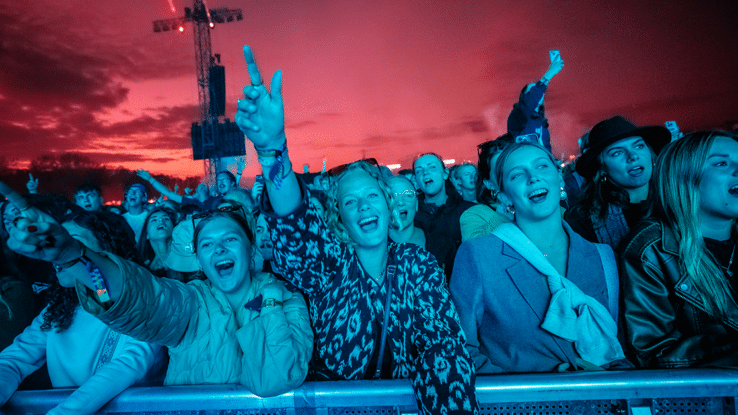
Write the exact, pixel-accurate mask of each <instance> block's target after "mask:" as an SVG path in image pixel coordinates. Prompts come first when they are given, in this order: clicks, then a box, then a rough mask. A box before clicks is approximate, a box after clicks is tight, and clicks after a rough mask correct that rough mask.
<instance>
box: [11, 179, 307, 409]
mask: <svg viewBox="0 0 738 415" xmlns="http://www.w3.org/2000/svg"><path fill="white" fill-rule="evenodd" d="M0 191H3V193H4V194H5V195H6V196H7V197H8V199H9V200H11V201H13V203H14V204H15V205H16V206H17V207H18V209H19V211H20V212H21V213H22V215H23V216H22V217H21V219H20V220H19V221H17V223H16V224H15V226H14V227H13V228H12V229H11V230H10V238H9V239H8V247H9V248H10V249H13V250H14V251H16V252H18V253H21V254H23V255H27V256H30V257H33V258H37V259H42V260H45V261H49V262H52V263H54V264H56V268H57V270H58V273H57V276H58V278H59V280H60V281H61V280H65V281H67V280H70V281H71V282H73V283H76V289H77V294H78V297H79V299H80V304H81V306H82V307H83V308H84V310H85V311H87V312H89V313H90V314H92V315H93V316H94V317H96V318H97V319H99V320H100V321H102V322H103V323H105V324H106V325H107V326H109V327H111V328H112V329H113V330H115V331H116V332H119V333H123V334H127V335H129V336H131V337H133V338H135V339H138V340H142V341H146V342H150V343H154V344H158V345H164V346H167V347H168V350H169V357H170V360H169V367H168V369H167V374H166V379H165V381H164V383H165V385H196V384H218V383H240V384H243V385H245V386H247V387H248V388H249V390H251V391H252V392H253V393H255V394H257V395H259V396H272V395H277V394H280V393H283V392H286V391H288V390H290V389H293V388H295V387H297V386H298V385H300V384H301V383H302V382H303V381H304V379H305V375H306V374H307V363H308V361H309V360H310V357H311V355H312V349H313V334H312V330H311V328H310V323H309V319H308V315H307V308H306V305H305V301H304V300H303V299H302V297H300V296H299V295H294V296H293V295H292V294H291V293H290V292H289V291H287V290H286V289H285V288H284V287H283V286H282V284H281V283H280V282H278V281H276V280H273V279H272V278H271V275H270V274H266V273H261V272H256V271H254V270H253V269H252V267H250V263H251V257H250V254H251V238H250V232H251V231H250V229H249V226H248V224H247V223H246V221H245V220H244V219H243V217H241V216H239V215H238V214H236V213H232V212H220V211H216V212H211V214H209V215H206V217H203V218H202V219H201V220H200V222H199V223H198V224H197V229H196V235H197V236H196V238H195V240H194V243H195V246H197V248H198V254H197V259H198V262H199V263H200V267H201V268H202V270H203V272H204V274H205V276H206V277H207V279H206V280H204V281H201V280H194V281H191V282H190V283H188V284H183V283H181V282H179V281H175V280H171V279H168V278H156V277H154V276H153V275H152V274H151V273H150V272H149V271H148V270H146V269H145V268H143V267H140V266H138V265H136V264H134V263H132V262H129V261H126V260H124V259H122V258H120V257H118V256H115V255H113V254H110V253H98V252H95V251H93V250H92V249H85V247H84V245H83V244H82V243H81V242H79V241H77V240H76V239H74V238H72V237H71V236H70V234H69V232H68V231H67V230H66V229H65V228H63V227H61V226H60V225H59V224H58V223H57V222H56V221H54V220H53V219H51V218H50V217H48V216H43V215H41V214H40V213H39V212H38V211H37V210H36V209H35V208H33V207H30V206H28V203H27V202H26V201H25V200H24V199H23V198H22V197H21V196H19V195H18V194H17V193H15V192H13V191H11V190H10V189H9V188H7V186H5V185H4V184H2V183H0ZM49 241H54V242H53V244H52V243H49ZM254 302H256V303H257V304H253V303H254ZM247 303H248V304H249V307H246V305H247Z"/></svg>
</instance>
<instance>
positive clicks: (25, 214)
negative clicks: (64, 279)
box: [0, 182, 122, 301]
mask: <svg viewBox="0 0 738 415" xmlns="http://www.w3.org/2000/svg"><path fill="white" fill-rule="evenodd" d="M0 193H2V194H3V195H5V197H7V198H8V201H9V202H10V203H12V204H14V205H15V206H17V207H18V209H19V210H20V211H21V218H20V219H19V220H18V221H16V222H15V223H14V226H10V227H9V228H10V229H8V233H9V234H10V237H9V238H8V241H7V245H8V248H10V249H11V250H13V251H15V252H17V253H19V254H21V255H25V256H27V257H30V258H36V259H40V260H42V261H47V262H51V263H53V264H55V265H58V266H60V267H62V268H63V269H62V270H61V271H60V272H63V273H69V275H71V276H73V277H74V278H75V279H76V280H77V281H79V282H80V283H82V284H84V285H85V286H87V287H89V288H90V289H91V290H93V291H96V290H97V289H98V288H97V287H96V285H95V284H94V283H93V280H92V278H91V276H90V273H89V272H88V271H87V269H86V267H85V265H84V264H83V262H84V261H86V260H87V259H89V262H90V263H92V264H94V265H95V266H97V267H98V268H99V270H100V271H101V273H102V275H104V277H105V278H104V279H105V282H106V283H107V292H108V295H109V297H110V300H111V301H115V300H116V299H117V298H118V294H119V293H120V289H121V287H122V282H121V281H122V280H121V278H122V277H121V273H120V269H119V268H118V267H117V266H116V265H115V263H113V262H112V261H111V260H109V259H108V258H106V257H105V256H102V255H100V254H98V253H96V252H94V251H92V250H91V249H85V255H84V256H85V257H86V259H85V258H82V250H83V249H82V247H83V246H84V245H82V243H80V242H79V241H77V240H76V239H74V238H72V236H71V235H69V233H68V232H67V231H66V230H65V229H64V228H63V227H62V226H61V225H59V224H58V223H57V222H56V221H55V220H54V219H53V218H52V217H51V216H49V215H47V214H45V213H43V212H41V211H39V210H38V209H36V208H34V207H32V206H30V205H29V204H28V202H27V201H26V200H25V199H24V198H23V197H22V196H21V195H19V194H18V193H16V192H15V191H13V190H12V189H11V188H10V187H8V186H7V185H6V184H5V183H2V182H0ZM83 260H84V261H83Z"/></svg>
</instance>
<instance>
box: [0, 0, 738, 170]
mask: <svg viewBox="0 0 738 415" xmlns="http://www.w3.org/2000/svg"><path fill="white" fill-rule="evenodd" d="M171 2H172V3H173V5H174V7H175V11H174V12H173V11H172V10H171V9H170V5H169V2H168V1H167V0H154V1H150V0H147V1H143V0H130V1H123V2H120V1H106V0H97V1H78V0H67V1H64V2H58V1H51V0H32V1H31V2H18V1H15V2H10V1H8V0H0V19H1V20H2V24H1V25H0V137H2V139H1V140H2V146H0V156H4V157H5V158H6V160H12V161H15V162H16V163H17V165H20V166H22V165H24V164H25V163H27V162H28V161H30V160H32V159H34V158H36V157H38V156H40V155H42V154H48V153H59V152H65V151H75V152H83V153H85V154H86V155H87V156H89V157H90V158H91V159H93V160H94V161H97V162H100V163H104V164H107V165H110V166H123V167H126V168H131V169H135V168H145V169H148V170H150V171H151V172H152V173H156V174H158V173H164V174H170V175H175V176H182V177H184V176H192V175H199V174H201V173H202V163H201V162H195V161H192V160H191V157H192V153H191V149H190V139H189V126H190V123H191V122H192V121H194V120H195V118H196V117H197V88H196V82H195V59H194V42H193V39H192V30H191V26H187V30H186V31H185V33H184V34H179V33H173V32H167V33H154V32H153V30H152V23H151V22H152V21H153V20H157V19H166V18H171V17H178V16H181V15H183V14H184V10H183V9H184V7H185V6H191V3H189V2H183V1H182V0H171ZM207 4H208V6H209V7H210V8H217V7H229V8H241V9H242V10H243V14H244V20H243V21H240V22H234V23H228V24H222V25H217V26H216V27H215V29H214V30H213V31H212V45H213V53H220V54H221V56H222V64H223V65H224V66H225V67H226V87H227V104H228V107H227V110H226V115H227V116H228V117H229V118H231V119H232V118H233V113H234V111H235V102H236V100H237V99H238V98H240V95H241V92H240V91H241V88H242V87H243V86H244V85H245V84H246V83H247V82H248V74H247V72H246V68H245V65H244V63H243V57H242V55H241V46H242V45H243V44H248V45H250V46H251V47H252V48H253V50H254V53H255V56H256V60H257V63H258V64H259V66H260V68H261V70H262V76H263V77H264V78H265V79H266V80H268V79H270V78H271V74H272V73H273V72H274V71H275V70H276V69H282V70H283V71H284V82H283V84H284V87H283V90H284V101H285V107H286V113H287V124H288V127H287V136H288V140H289V146H290V156H291V157H292V158H293V162H294V164H295V169H296V170H298V171H300V170H301V166H302V165H303V164H305V163H308V164H309V165H310V167H311V170H312V171H317V170H320V167H321V164H322V159H323V157H327V164H328V168H330V167H332V166H335V165H338V164H342V163H346V162H349V161H353V160H355V159H358V158H361V157H362V156H366V157H376V158H377V159H378V160H379V161H380V162H381V163H383V164H390V163H402V165H403V167H408V166H409V165H410V163H411V160H412V159H413V157H414V156H415V155H416V154H417V153H418V152H422V151H435V152H438V153H440V154H442V155H443V156H444V157H445V158H454V159H456V160H457V161H462V160H465V159H471V160H474V159H475V157H476V152H475V146H476V145H477V144H478V143H480V142H482V141H486V140H489V139H492V138H494V137H497V136H498V135H500V134H502V133H504V130H505V127H506V119H507V115H508V114H509V111H510V109H511V108H512V104H513V103H514V102H515V101H516V100H517V98H518V94H519V92H520V89H521V88H522V87H523V85H525V84H527V83H528V82H532V81H535V80H537V79H539V78H540V77H541V75H542V74H543V73H544V72H545V71H546V69H547V66H548V50H549V49H558V50H560V51H561V55H562V57H563V58H564V61H565V65H566V67H565V68H564V70H563V71H562V72H561V73H560V74H559V75H558V76H557V77H555V78H554V79H553V80H552V82H551V85H550V87H549V92H548V93H547V95H546V113H547V115H548V118H549V122H550V124H551V126H550V131H551V135H552V142H553V146H554V150H555V152H556V153H557V155H559V154H560V153H562V152H563V153H567V154H572V153H574V152H576V139H577V138H578V137H579V136H580V135H581V134H582V133H583V132H584V131H585V130H586V129H588V128H591V127H592V125H594V124H595V123H596V122H598V121H600V120H602V119H604V118H607V117H610V116H612V115H615V114H621V115H624V116H626V117H628V118H630V119H631V120H632V121H634V122H635V123H636V124H640V125H645V124H661V123H663V122H665V121H668V120H676V121H677V123H678V124H679V125H680V126H681V127H682V129H683V130H690V129H694V128H705V127H713V126H718V125H720V124H722V123H724V122H726V121H729V120H737V119H738V105H737V104H738V31H736V30H735V18H736V16H738V5H736V2H728V1H723V2H701V3H700V4H697V2H694V1H692V0H690V1H683V0H679V1H670V2H666V1H649V0H638V1H629V0H628V1H617V2H615V1H610V2H604V1H592V0H573V1H562V2H553V1H527V0H517V1H507V0H505V1H497V0H488V1H463V0H459V1H448V0H440V1H436V0H424V1H406V0H392V1H385V0H379V1H371V2H370V1H358V0H355V1H353V0H352V1H348V0H347V1H337V0H334V1H319V0H299V1H297V0H296V1H277V0H269V1H266V0H261V1H249V2H245V1H238V0H210V1H209V2H208V3H207ZM265 83H266V82H265ZM247 148H248V149H249V150H250V151H249V158H250V159H252V160H253V157H252V156H253V149H252V148H250V146H248V145H247ZM256 173H257V167H256V163H250V164H249V166H248V167H247V171H246V173H245V175H246V176H253V175H254V174H256Z"/></svg>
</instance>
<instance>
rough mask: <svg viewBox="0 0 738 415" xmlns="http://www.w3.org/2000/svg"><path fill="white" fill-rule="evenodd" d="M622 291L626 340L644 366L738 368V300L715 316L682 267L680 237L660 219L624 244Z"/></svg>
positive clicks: (636, 231) (645, 225) (647, 222)
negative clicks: (724, 312)
mask: <svg viewBox="0 0 738 415" xmlns="http://www.w3.org/2000/svg"><path fill="white" fill-rule="evenodd" d="M621 246H622V247H623V252H622V255H621V258H620V278H621V286H620V292H621V297H622V300H623V305H622V307H621V309H622V311H623V313H624V314H623V317H622V318H623V320H624V326H625V335H626V343H627V344H628V346H629V348H630V352H631V353H633V357H634V358H635V359H634V360H635V361H636V363H637V365H638V366H640V367H648V368H678V367H699V366H720V367H733V368H735V367H738V305H736V303H735V301H734V300H733V299H732V297H731V298H729V307H728V308H729V309H728V312H727V313H726V314H727V315H726V317H725V318H723V319H721V320H720V321H718V320H715V319H713V318H711V317H710V316H709V315H708V314H707V312H706V311H705V306H704V304H703V303H701V302H700V301H699V300H698V299H697V298H696V296H695V295H694V294H693V292H692V290H691V281H690V280H689V279H688V278H687V277H686V276H685V275H682V274H681V273H680V272H679V264H678V251H679V246H678V242H677V240H676V238H675V236H674V234H673V233H672V231H671V229H670V228H668V227H666V226H663V224H662V223H661V222H660V221H658V220H655V219H648V220H645V221H643V222H641V223H640V224H639V225H638V226H637V227H636V228H634V229H633V231H632V232H631V234H630V235H629V236H628V237H627V239H626V240H624V241H623V244H622V245H621Z"/></svg>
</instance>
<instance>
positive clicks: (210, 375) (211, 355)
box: [77, 255, 313, 396]
mask: <svg viewBox="0 0 738 415" xmlns="http://www.w3.org/2000/svg"><path fill="white" fill-rule="evenodd" d="M109 257H110V259H111V260H113V261H114V262H116V263H117V264H118V266H119V267H120V269H121V272H122V275H123V276H124V284H123V290H122V292H121V294H120V297H119V298H118V300H117V301H116V302H115V304H114V305H113V306H112V307H111V308H110V309H109V310H107V311H106V310H105V309H104V308H103V307H101V306H100V304H99V303H98V302H97V300H96V298H95V295H94V294H93V293H92V291H90V290H89V289H88V288H87V287H85V286H84V285H82V284H79V283H78V285H77V294H78V296H79V299H80V303H81V304H82V307H84V309H85V310H87V311H88V312H89V313H91V314H93V315H94V316H96V317H97V318H98V319H100V320H101V321H102V322H103V323H105V324H107V325H109V326H110V327H111V328H112V329H114V330H116V331H118V332H120V333H124V334H127V335H129V336H131V337H133V338H136V339H139V340H142V341H146V342H150V343H154V344H160V345H163V346H167V347H168V348H169V358H170V360H169V368H168V370H167V375H166V379H165V380H164V384H165V385H199V384H225V383H240V384H242V385H244V386H246V387H248V388H249V390H250V391H252V392H253V393H254V394H256V395H259V396H274V395H278V394H281V393H284V392H287V391H289V390H291V389H294V388H296V387H297V386H299V385H300V384H302V382H303V381H304V380H305V376H306V374H307V370H308V362H309V361H310V358H311V356H312V350H313V332H312V329H311V328H310V320H309V317H308V311H307V307H306V305H305V301H304V300H303V298H302V296H301V295H299V294H295V295H293V296H292V298H291V299H289V300H287V301H285V303H284V306H283V307H275V308H270V309H267V310H263V312H262V313H261V314H260V313H259V312H257V311H251V310H247V309H245V308H244V307H243V305H241V306H239V308H238V310H235V311H234V310H233V309H232V307H231V306H230V304H229V302H228V300H227V298H226V296H225V294H224V293H223V292H221V291H220V290H218V289H217V288H215V287H213V286H212V285H211V283H210V282H209V281H207V280H206V281H199V280H195V281H192V282H190V283H188V284H183V283H181V282H179V281H175V280H170V279H167V278H156V277H154V276H152V275H151V273H149V271H148V270H146V269H145V268H143V267H140V266H138V265H136V264H134V263H132V262H128V261H126V260H123V259H121V258H118V257H115V256H113V255H109ZM269 277H270V275H269V274H267V273H259V274H257V275H256V276H255V277H254V278H253V279H252V283H251V288H250V290H249V293H248V295H247V296H246V298H245V299H244V301H243V304H246V303H247V302H248V301H250V300H252V299H254V298H255V297H256V296H257V293H258V292H259V290H260V289H261V287H262V286H263V285H264V284H266V283H267V281H268V280H269Z"/></svg>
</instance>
